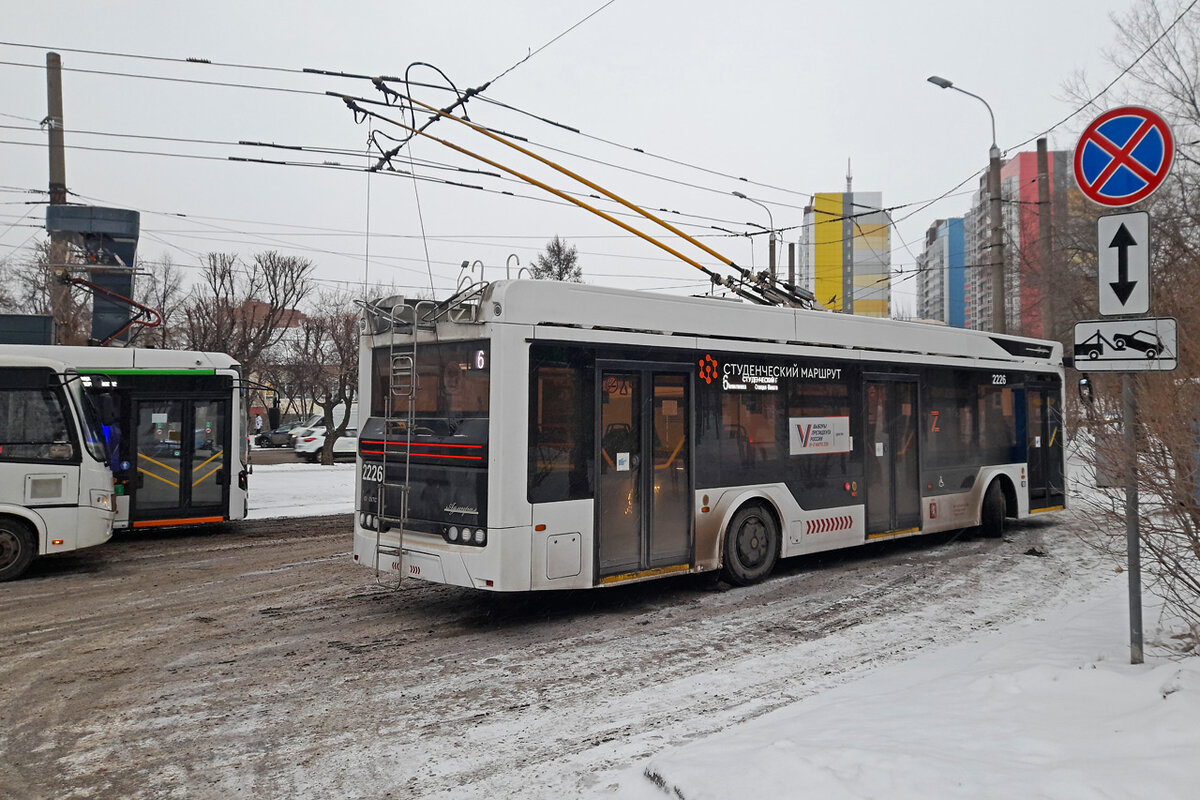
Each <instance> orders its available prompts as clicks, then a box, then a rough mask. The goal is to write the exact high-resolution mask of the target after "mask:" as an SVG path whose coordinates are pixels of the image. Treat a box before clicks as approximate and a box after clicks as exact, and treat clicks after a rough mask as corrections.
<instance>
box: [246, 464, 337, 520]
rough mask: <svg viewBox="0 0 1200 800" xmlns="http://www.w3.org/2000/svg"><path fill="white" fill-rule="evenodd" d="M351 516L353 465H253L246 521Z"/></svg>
mask: <svg viewBox="0 0 1200 800" xmlns="http://www.w3.org/2000/svg"><path fill="white" fill-rule="evenodd" d="M353 512H354V464H334V465H333V466H329V467H326V466H323V465H321V464H256V465H255V466H254V474H253V475H251V476H250V515H249V517H248V519H271V518H275V517H317V516H323V515H325V514H351V513H353Z"/></svg>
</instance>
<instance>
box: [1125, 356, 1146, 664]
mask: <svg viewBox="0 0 1200 800" xmlns="http://www.w3.org/2000/svg"><path fill="white" fill-rule="evenodd" d="M1133 381H1134V377H1133V375H1130V374H1129V373H1125V374H1124V375H1122V376H1121V400H1122V403H1123V405H1124V410H1123V417H1124V420H1125V464H1126V466H1125V550H1126V556H1127V558H1128V561H1129V564H1128V567H1129V663H1130V664H1141V663H1142V662H1143V660H1144V659H1143V653H1142V556H1141V551H1140V549H1139V538H1138V537H1139V533H1138V472H1137V394H1136V387H1135V386H1134V382H1133Z"/></svg>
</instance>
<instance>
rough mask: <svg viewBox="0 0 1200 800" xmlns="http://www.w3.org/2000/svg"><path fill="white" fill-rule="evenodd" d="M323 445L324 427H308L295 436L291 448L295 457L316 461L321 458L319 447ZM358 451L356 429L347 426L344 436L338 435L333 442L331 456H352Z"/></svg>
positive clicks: (337, 457) (335, 457)
mask: <svg viewBox="0 0 1200 800" xmlns="http://www.w3.org/2000/svg"><path fill="white" fill-rule="evenodd" d="M324 446H325V428H324V426H321V427H317V428H309V429H306V430H304V431H302V432H301V433H300V435H299V436H297V437H296V444H295V445H294V446H293V450H294V451H295V453H296V457H297V458H302V459H304V460H305V461H311V462H316V461H318V460H319V459H320V458H321V448H322V447H324ZM357 452H358V430H357V429H356V428H347V429H346V435H345V436H339V437H338V438H337V441H335V442H334V443H333V458H334V460H337V459H339V458H354V456H355V454H356V453H357Z"/></svg>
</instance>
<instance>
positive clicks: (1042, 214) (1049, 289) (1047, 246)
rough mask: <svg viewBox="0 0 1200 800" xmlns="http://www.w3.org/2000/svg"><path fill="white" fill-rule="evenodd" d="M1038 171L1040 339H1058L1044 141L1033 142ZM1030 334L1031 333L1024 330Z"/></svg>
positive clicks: (1048, 165) (1048, 173)
mask: <svg viewBox="0 0 1200 800" xmlns="http://www.w3.org/2000/svg"><path fill="white" fill-rule="evenodd" d="M1037 170H1038V234H1039V236H1038V263H1039V267H1040V268H1041V271H1042V280H1041V284H1042V334H1041V335H1042V336H1043V337H1044V338H1046V339H1057V338H1058V317H1057V316H1056V309H1055V304H1054V294H1055V293H1054V276H1053V274H1052V273H1053V265H1052V264H1051V263H1050V260H1051V259H1052V258H1053V257H1054V255H1053V247H1054V241H1053V239H1052V238H1051V236H1052V233H1051V230H1050V225H1051V220H1050V154H1049V153H1048V152H1047V149H1046V140H1045V138H1042V139H1038V140H1037ZM1026 333H1027V334H1032V331H1026Z"/></svg>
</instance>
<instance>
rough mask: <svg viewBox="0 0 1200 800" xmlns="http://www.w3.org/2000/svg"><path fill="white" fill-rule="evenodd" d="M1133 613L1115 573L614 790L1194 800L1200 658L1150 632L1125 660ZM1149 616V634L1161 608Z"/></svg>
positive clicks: (682, 755)
mask: <svg viewBox="0 0 1200 800" xmlns="http://www.w3.org/2000/svg"><path fill="white" fill-rule="evenodd" d="M1127 614H1128V600H1127V595H1126V593H1125V584H1124V580H1123V578H1120V579H1117V580H1114V581H1112V582H1111V583H1110V585H1109V586H1107V587H1105V588H1104V589H1103V590H1102V591H1101V592H1099V593H1098V594H1097V595H1096V596H1093V597H1091V598H1089V599H1087V600H1084V601H1082V602H1079V603H1077V604H1074V605H1072V606H1070V607H1068V608H1065V609H1059V610H1055V611H1052V612H1049V613H1046V614H1045V615H1043V616H1042V617H1041V618H1039V619H1037V620H1030V621H1028V622H1026V623H1023V624H1018V625H1013V626H1011V627H1009V628H1006V629H1002V630H999V631H996V632H994V633H992V634H991V635H986V636H982V637H980V638H979V639H978V640H977V641H975V642H971V643H968V644H962V645H956V646H953V647H949V648H946V649H943V650H940V651H934V652H930V653H926V654H922V655H920V656H918V657H917V658H914V659H912V660H910V661H906V662H903V663H900V664H896V665H893V666H889V667H885V668H883V669H880V670H877V671H876V672H874V673H872V674H870V675H868V676H867V677H865V678H863V679H861V680H858V681H856V682H854V683H850V684H847V685H844V686H840V687H837V688H834V689H832V690H829V691H826V692H823V693H821V694H818V695H815V696H813V697H810V698H808V699H805V700H802V701H800V702H798V703H795V704H794V705H791V706H789V707H786V708H784V709H781V710H779V711H776V712H773V713H771V714H768V715H765V716H763V717H760V718H759V719H757V720H754V721H752V722H749V723H746V724H743V725H740V726H737V727H734V728H730V729H727V730H725V731H723V732H721V733H719V734H717V735H714V736H712V737H710V738H707V739H704V740H702V741H699V742H695V743H692V744H689V745H687V746H685V747H681V748H679V749H676V750H672V751H668V752H665V753H660V754H657V755H655V756H653V757H652V758H651V759H649V761H648V763H646V764H641V765H637V766H636V767H634V768H633V769H631V770H630V771H629V772H628V773H626V775H625V776H624V778H623V780H622V781H621V788H620V791H619V792H618V796H620V797H624V798H635V799H640V798H653V797H663V796H664V795H663V792H664V791H666V792H668V793H669V794H670V795H671V796H673V797H677V798H683V799H684V800H707V799H708V798H742V797H759V798H776V797H798V796H804V797H819V798H823V799H824V800H835V799H837V798H868V797H870V798H889V800H901V799H903V798H920V800H925V798H930V797H971V798H1014V797H1020V798H1055V799H1056V800H1057V799H1058V798H1126V797H1154V798H1179V799H1180V800H1182V799H1183V798H1194V797H1196V796H1197V792H1198V791H1200V789H1198V787H1197V783H1198V776H1200V771H1198V766H1197V763H1198V762H1197V754H1198V753H1200V659H1198V658H1186V659H1176V658H1172V657H1171V655H1170V651H1169V650H1167V649H1166V648H1163V647H1156V646H1154V644H1153V640H1152V638H1148V639H1147V642H1148V644H1149V647H1148V650H1149V652H1148V654H1147V658H1146V663H1145V664H1144V665H1141V666H1131V665H1130V664H1129V647H1128V616H1127ZM1146 618H1147V620H1149V621H1150V623H1151V625H1150V627H1153V622H1154V620H1155V618H1156V617H1155V614H1154V610H1153V609H1150V610H1149V613H1148V614H1147V617H1146ZM658 787H661V789H660V788H658Z"/></svg>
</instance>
